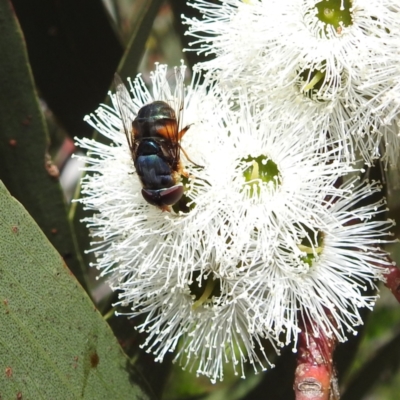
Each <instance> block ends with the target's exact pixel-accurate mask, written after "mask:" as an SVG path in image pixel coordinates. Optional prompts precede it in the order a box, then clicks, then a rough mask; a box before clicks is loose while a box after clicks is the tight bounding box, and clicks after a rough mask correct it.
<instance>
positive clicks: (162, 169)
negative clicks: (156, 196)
mask: <svg viewBox="0 0 400 400" xmlns="http://www.w3.org/2000/svg"><path fill="white" fill-rule="evenodd" d="M135 168H136V172H137V173H138V175H139V178H140V180H141V182H142V184H143V187H144V188H146V189H153V190H156V189H165V188H169V187H171V186H174V185H175V182H174V181H173V178H172V175H171V174H172V170H171V167H170V166H169V165H168V163H167V161H166V160H165V156H164V155H163V153H162V150H161V146H160V144H159V143H157V141H156V140H154V139H150V140H142V141H141V142H140V144H139V146H138V148H137V152H136V159H135Z"/></svg>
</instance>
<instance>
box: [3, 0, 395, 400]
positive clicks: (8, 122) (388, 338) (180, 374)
mask: <svg viewBox="0 0 400 400" xmlns="http://www.w3.org/2000/svg"><path fill="white" fill-rule="evenodd" d="M12 5H13V7H14V9H15V12H16V15H17V17H18V20H19V23H20V24H21V27H22V31H23V35H24V39H25V43H26V47H27V53H28V56H29V62H28V57H27V54H26V50H25V48H24V46H23V41H22V33H21V31H20V29H19V27H18V24H17V21H16V19H15V18H14V16H13V14H12V11H11V7H10V2H9V1H8V0H1V1H0V21H1V22H2V23H1V24H0V54H1V55H2V57H1V60H0V87H1V90H0V104H1V107H0V138H1V140H0V157H1V160H2V162H1V165H0V179H2V180H3V181H4V183H5V186H6V187H7V189H8V190H9V191H10V192H11V194H12V195H13V196H15V197H16V198H17V199H18V200H19V201H20V202H21V203H22V204H23V205H24V206H25V208H26V209H27V211H28V212H29V214H31V216H32V217H33V218H34V219H35V221H36V222H37V224H38V225H39V226H40V228H41V230H42V231H43V232H44V233H45V234H46V236H47V237H48V238H49V240H50V241H51V243H52V244H53V245H54V246H55V248H56V249H57V251H58V252H59V253H60V254H61V255H62V256H63V257H64V259H65V261H66V262H67V264H68V266H69V268H70V269H71V271H72V272H73V273H74V275H75V276H76V277H77V278H78V280H79V282H80V283H81V284H83V285H84V286H86V285H87V287H88V288H89V289H88V291H89V294H90V295H91V296H92V298H93V299H94V300H95V302H96V304H97V306H98V307H99V309H100V310H101V311H102V312H103V313H104V314H107V316H108V318H107V321H108V323H109V325H110V326H111V328H112V330H113V332H114V335H115V338H116V339H117V340H118V341H119V343H120V344H121V346H122V348H123V350H124V351H125V353H126V354H127V356H128V357H129V359H130V361H131V362H130V363H129V362H127V360H126V359H125V358H124V356H122V355H117V354H116V353H114V355H115V359H114V361H110V363H111V364H112V362H116V363H117V364H118V363H121V360H122V359H123V360H125V361H124V362H126V365H125V366H124V368H121V370H120V374H121V375H119V377H118V379H122V381H121V382H123V383H121V385H122V386H121V387H124V386H123V385H125V384H126V380H125V381H124V379H125V378H126V373H127V372H128V373H130V377H131V379H133V380H139V381H140V383H139V385H140V386H141V387H142V388H144V390H145V391H147V392H151V393H152V395H151V396H152V397H154V398H160V397H161V396H163V398H164V399H166V400H175V399H176V400H178V399H182V400H183V399H187V400H189V399H193V400H194V399H207V400H218V399H227V398H229V399H232V400H236V399H245V400H253V399H259V398H263V399H271V400H290V399H291V398H293V390H292V385H293V374H294V368H295V354H293V353H292V351H291V349H289V348H288V349H284V350H283V352H282V355H281V356H280V357H277V358H276V359H275V360H274V359H273V358H272V360H273V361H274V362H275V364H276V368H274V369H270V370H268V371H266V372H264V373H260V374H258V375H254V374H253V372H252V371H251V370H249V371H248V374H247V378H246V380H242V379H240V377H238V376H235V375H234V373H233V371H230V370H229V368H228V369H227V372H226V376H225V379H224V381H223V382H220V383H217V384H215V385H212V384H211V383H210V382H209V380H208V379H206V378H204V377H199V378H197V377H196V375H195V373H194V372H187V371H182V370H181V368H180V366H179V365H173V366H171V359H172V357H173V355H171V357H170V359H169V360H165V361H164V363H162V364H157V363H154V362H153V359H154V357H153V356H152V355H149V354H147V353H145V352H143V351H141V350H140V349H139V344H140V343H142V342H143V338H142V337H141V336H140V335H139V334H138V333H137V332H136V331H135V330H134V325H135V324H137V321H132V320H128V319H126V318H124V317H118V318H117V317H115V316H114V315H113V311H114V310H113V308H112V305H111V304H112V303H113V302H115V300H116V297H115V296H116V295H115V294H112V293H111V292H110V290H109V289H108V286H107V285H106V284H105V283H104V282H102V281H96V280H95V275H96V271H93V270H92V269H90V268H87V266H88V265H89V263H90V261H91V257H92V254H85V253H83V250H85V249H88V248H89V241H90V239H89V236H88V231H87V229H86V228H85V227H84V226H83V225H82V224H81V223H80V222H79V220H80V219H81V218H82V217H84V215H85V212H84V210H83V209H82V208H81V207H79V205H77V204H76V203H74V205H72V207H70V209H69V213H68V214H67V210H66V204H65V203H64V200H63V195H62V192H61V189H60V186H59V183H58V174H57V168H59V169H60V171H61V173H63V172H64V171H67V168H65V169H64V167H65V166H66V165H68V164H69V156H70V155H71V153H72V152H73V151H74V148H73V145H72V140H71V138H73V137H74V136H77V135H78V136H91V135H92V131H91V128H90V127H89V125H87V124H86V123H84V122H83V117H84V115H86V114H88V113H90V112H93V111H94V110H95V109H96V108H97V107H98V104H99V103H101V102H104V101H106V94H107V91H108V89H109V88H110V86H111V82H112V79H113V74H114V72H115V71H116V70H118V71H119V73H120V74H121V75H122V76H123V77H126V76H131V77H134V76H135V75H136V73H137V72H138V71H140V72H142V73H143V78H144V80H145V81H148V77H149V71H151V70H153V69H154V62H160V63H167V64H168V65H170V66H174V65H178V64H179V63H180V60H181V59H185V61H186V62H187V63H188V64H189V65H190V66H193V65H194V64H196V62H198V61H204V58H202V59H200V58H199V56H197V55H196V54H195V53H194V52H192V51H190V52H187V53H184V52H183V50H182V49H184V48H190V39H189V38H188V36H185V35H184V32H185V30H186V27H185V26H183V25H182V24H181V17H180V16H181V14H185V15H187V16H191V17H198V15H197V14H196V13H197V11H196V10H194V9H193V8H192V7H189V6H188V5H187V4H186V2H185V1H184V0H178V1H171V2H169V3H168V2H164V1H162V0H104V1H103V2H102V1H100V0H85V1H78V0H69V1H67V0H40V1H39V0H30V1H24V0H12ZM201 57H204V55H202V56H201ZM31 69H32V73H31ZM32 75H33V77H32ZM35 85H36V89H37V90H38V91H39V93H40V98H41V101H39V100H38V97H37V94H36V90H35ZM43 112H44V116H45V119H44V118H43ZM49 133H50V135H49ZM49 137H50V140H51V141H50V140H49ZM48 155H49V156H51V157H53V159H54V162H51V161H50V160H51V158H49V156H48ZM53 167H54V168H53ZM68 171H71V169H68ZM68 173H71V172H68ZM378 173H379V174H381V171H379V172H378ZM72 174H73V176H72V179H75V180H76V181H77V180H78V179H79V174H78V173H77V172H76V171H75V172H73V173H72ZM74 174H75V175H74ZM386 179H387V181H388V186H387V187H388V203H389V206H390V209H391V213H390V217H391V218H395V219H396V218H397V219H398V216H399V211H400V200H399V199H400V192H399V191H400V178H399V171H398V170H397V169H392V170H390V171H389V173H388V175H386ZM77 190H79V188H78V189H77ZM5 196H6V197H5V198H7V201H8V202H9V203H10V204H14V203H13V202H14V200H11V198H10V197H9V196H8V195H5ZM14 206H15V207H17V205H16V204H14ZM17 208H18V207H17ZM2 211H3V210H2ZM18 212H21V213H22V214H21V215H24V216H23V217H22V216H21V220H20V221H17V222H18V224H19V223H20V222H21V221H23V220H24V221H25V220H26V221H28V220H27V218H28V217H27V216H26V215H25V214H23V211H21V209H19V211H18ZM17 222H16V224H17ZM28 225H29V226H30V229H36V228H35V227H34V224H33V222H29V223H28ZM21 226H22V225H21ZM24 226H25V225H24ZM3 228H4V226H3ZM8 234H10V232H8ZM36 236H38V237H39V238H38V240H44V239H43V238H41V237H40V235H36ZM396 236H397V237H399V236H400V235H399V232H396ZM7 240H8V239H7ZM38 243H39V242H38ZM43 243H44V242H43ZM78 245H79V248H78ZM0 246H1V250H3V249H4V248H5V245H4V244H0ZM37 246H38V244H36V247H37ZM42 246H43V247H44V248H46V249H47V250H43V252H44V253H46V254H50V253H51V251H52V250H51V249H50V247H51V246H50V245H49V244H42ZM391 250H392V251H393V252H392V254H393V257H394V259H395V260H398V261H399V260H400V247H399V246H398V245H393V246H392V247H391ZM47 251H48V253H47ZM44 253H43V254H44ZM24 254H25V253H23V252H22V251H21V253H20V254H19V255H20V256H21V257H22V256H23V255H24ZM53 256H54V254H53ZM82 259H83V260H84V264H82V263H81V260H82ZM2 260H3V259H2V258H0V267H1V268H2V269H3V268H5V267H7V265H4V263H3V264H1V261H2ZM21 263H23V261H22V260H20V264H21ZM49 263H50V264H51V260H50V259H49ZM50 264H49V265H50ZM43 265H45V264H43ZM51 265H53V264H51ZM83 265H84V266H83ZM15 268H17V267H15ZM48 268H50V269H51V267H50V266H49V267H48ZM54 268H55V269H54V271H58V269H57V268H59V267H57V268H56V267H55V264H54ZM16 271H17V270H16ZM40 271H41V270H40V269H39V268H38V269H37V270H36V269H35V270H34V271H32V274H34V273H38V274H40V273H41V272H40ZM54 271H53V272H54ZM0 273H1V271H0ZM61 274H62V276H63V279H67V278H66V277H65V276H64V275H66V274H65V271H63V273H61ZM2 276H3V275H0V277H2ZM32 276H34V275H32ZM7 279H8V278H7ZM37 279H38V282H40V280H41V279H42V278H37ZM68 279H70V281H69V283H66V285H67V286H66V287H70V289H69V291H68V294H65V296H64V297H65V298H68V304H70V305H71V307H73V305H72V304H75V303H73V302H71V303H69V301H70V300H69V298H70V297H74V296H77V297H79V296H81V298H83V299H84V300H82V301H83V302H84V303H85V307H90V306H89V304H90V303H89V300H88V299H87V298H86V297H85V295H84V293H83V292H82V289H81V288H80V287H79V285H74V284H73V283H71V282H73V281H72V278H68ZM68 279H67V281H68ZM21 280H22V277H21ZM68 285H70V286H68ZM71 285H72V286H71ZM0 288H1V284H0ZM32 290H33V289H32ZM36 290H37V291H38V292H41V293H38V292H33V294H32V296H37V297H36V298H37V299H41V300H43V301H39V302H38V303H39V304H42V303H43V308H41V307H39V306H38V310H39V311H40V310H46V313H48V312H50V311H48V307H49V304H46V300H45V298H44V296H46V294H47V293H48V291H46V290H48V288H47V289H46V288H44V287H41V286H40V285H39V286H38V289H36ZM62 290H65V288H64V289H63V288H59V289H57V293H58V291H60V293H62ZM15 293H16V294H18V292H15ZM60 293H58V296H59V297H61V295H60ZM11 295H12V294H10V296H11ZM48 295H49V296H50V295H51V293H49V294H48ZM2 296H3V297H4V296H5V295H4V293H3V294H2ZM7 296H9V295H8V294H7ZM56 298H57V296H55V300H54V301H56V300H57V299H56ZM66 301H67V300H66ZM31 302H32V300H31ZM10 307H11V306H10ZM20 307H21V310H24V307H25V310H24V312H26V311H27V310H30V308H29V307H31V305H29V304H28V303H27V304H26V305H25V304H21V306H20ZM46 307H47V308H46ZM62 307H67V305H66V304H63V305H62ZM60 308H61V305H60ZM21 310H19V311H21ZM42 312H43V311H42ZM68 312H70V311H68ZM367 314H368V313H367ZM82 315H85V314H82ZM2 318H4V315H3V317H2ZM49 318H50V317H49ZM65 318H67V317H65ZM71 318H72V317H71ZM87 318H88V321H89V320H90V321H92V320H91V319H90V317H87ZM93 318H94V319H95V320H96V321H95V322H93V323H95V324H99V325H98V326H99V328H98V329H99V332H103V333H102V335H105V336H102V337H104V338H105V337H107V338H108V340H110V343H111V342H112V343H113V348H114V350H113V351H114V352H117V353H118V351H117V350H115V349H116V348H117V347H118V346H117V345H116V343H115V339H114V338H112V335H111V333H110V332H108V333H107V329H105V328H104V326H102V321H101V318H100V316H99V315H98V314H97V313H93ZM365 318H366V321H367V322H366V325H365V327H362V328H360V334H359V335H358V336H357V337H355V338H352V339H351V340H350V341H349V342H348V343H346V344H342V345H339V346H338V350H337V352H336V357H337V369H338V377H339V380H340V383H341V387H342V393H343V398H344V399H350V398H351V400H356V399H360V400H361V399H363V400H377V399H379V400H380V399H385V400H397V398H398V392H399V390H400V373H399V363H398V362H396V361H397V360H399V359H400V350H399V342H398V340H399V339H398V337H399V331H400V307H399V305H398V304H397V303H396V302H395V300H394V299H393V298H392V296H391V294H390V293H389V292H388V291H386V289H385V288H382V297H381V299H380V300H379V301H378V303H377V306H376V309H375V310H374V312H373V313H371V314H370V315H369V316H368V318H367V316H366V317H365ZM16 321H17V320H15V321H14V323H17V322H16ZM38 321H40V319H38ZM0 322H1V324H0V326H6V327H7V325H4V324H3V323H4V321H3V319H2V320H1V321H0ZM64 322H65V321H64ZM103 325H105V324H103ZM16 326H17V325H13V326H12V328H11V325H10V326H8V329H9V330H10V329H16ZM32 326H34V329H33V331H34V332H35V334H37V335H40V323H36V325H35V324H34V325H32ZM44 326H47V325H44ZM86 328H88V327H86V326H85V329H86ZM88 329H89V328H88ZM21 335H22V334H21ZM60 335H61V333H60ZM87 335H88V337H89V336H90V335H91V333H87ZM107 335H108V336H107ZM21 337H22V336H21ZM99 337H100V336H99ZM21 340H22V339H21ZM23 340H24V344H23V345H24V346H28V345H29V340H30V339H29V340H28V339H27V338H26V337H24V339H23ZM81 340H82V339H79V338H77V339H76V341H77V345H78V344H79V343H80V341H81ZM96 340H97V339H96ZM54 341H55V342H56V343H55V345H54V348H53V347H52V348H53V349H54V353H52V354H54V355H56V354H57V351H58V350H57V345H58V344H59V343H57V342H62V340H58V341H57V340H54ZM60 344H61V345H62V344H63V343H60ZM1 346H3V348H6V347H4V343H3V342H1V341H0V351H1V349H2V347H1ZM28 348H29V347H26V349H28ZM6 349H7V348H6ZM60 351H61V350H60ZM71 351H72V350H71ZM102 351H104V350H102ZM81 352H82V354H83V356H82V357H85V356H84V354H86V353H84V352H85V350H84V349H83V350H81ZM6 353H7V354H8V355H9V354H11V353H10V352H9V351H8V352H7V351H6ZM27 353H29V350H28V351H27ZM108 356H111V355H104V357H108ZM1 357H3V356H1ZM1 359H3V358H1ZM100 360H103V355H102V356H101V357H100ZM115 360H117V361H115ZM118 360H119V361H118ZM73 362H74V361H73V359H72V361H71V363H73ZM99 365H101V362H100V364H99ZM119 365H121V364H119ZM2 368H3V371H4V368H6V367H4V366H3V367H2ZM171 368H172V370H171ZM84 369H85V368H84V367H83V364H82V365H81V366H79V363H77V369H76V370H74V371H72V373H73V374H76V373H79V372H82V371H83V372H84ZM138 371H139V372H138ZM97 372H98V371H97ZM97 372H96V373H97ZM32 376H34V375H32ZM116 376H117V375H116ZM141 376H145V377H146V381H147V382H148V384H147V383H146V382H144V381H143V380H142V379H141V378H140V377H141ZM124 377H125V378H124ZM1 379H3V381H4V376H3V377H2V378H1ZM15 379H16V378H15ZM116 379H117V378H116ZM3 381H2V383H1V384H0V394H3V392H2V391H1V390H4V389H3V388H4V387H5V386H4V385H6V386H7V385H8V384H9V382H10V381H7V380H5V381H4V382H3ZM13 382H14V381H13ZM367 382H368V385H367V384H366V383H367ZM14 383H15V382H14ZM14 383H13V385H14ZM360 383H361V384H360ZM164 385H166V386H165V389H164ZM10 387H12V388H14V386H10ZM15 387H16V386H15ZM150 387H151V388H152V389H149V388H150ZM7 390H8V388H7ZM4 393H7V395H8V392H4ZM32 393H34V392H32ZM3 397H4V396H3ZM58 398H61V397H58ZM92 398H96V399H97V398H100V397H92ZM109 398H116V399H117V397H115V396H114V397H112V396H111V397H109ZM120 398H128V397H127V396H126V395H124V397H120ZM129 398H132V397H129Z"/></svg>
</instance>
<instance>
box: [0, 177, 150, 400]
mask: <svg viewBox="0 0 400 400" xmlns="http://www.w3.org/2000/svg"><path fill="white" fill-rule="evenodd" d="M0 210H1V214H0V299H1V302H0V307H1V311H0V371H2V373H1V374H0V398H1V399H16V398H17V399H18V398H21V399H60V400H61V399H94V400H101V399H108V400H109V399H113V400H118V399H121V400H122V399H124V400H125V399H148V398H149V397H148V396H147V395H146V394H145V392H144V391H143V390H142V389H141V388H140V387H139V386H138V385H137V384H134V383H133V380H135V379H136V378H140V377H138V376H136V373H135V370H134V368H133V367H132V366H130V364H129V361H128V359H127V357H126V356H125V355H124V353H123V351H122V349H121V347H120V346H119V344H118V342H117V340H116V339H115V337H114V336H113V334H112V331H111V329H110V328H109V326H108V325H107V323H106V322H105V321H104V320H103V318H102V316H101V315H100V313H99V312H98V311H97V310H96V308H95V307H94V305H93V304H92V302H91V301H90V299H89V297H88V296H87V294H86V293H85V291H84V290H83V289H82V287H81V286H80V285H79V283H78V282H77V281H76V280H75V278H74V277H73V276H72V274H71V273H70V271H69V270H68V268H67V267H66V265H65V264H64V262H63V259H62V258H61V256H60V255H59V254H58V253H57V251H56V250H55V249H54V248H53V247H52V246H51V244H50V243H49V241H48V240H47V239H46V237H45V236H44V234H43V233H42V232H41V230H40V229H39V227H38V226H37V225H36V223H35V222H34V220H33V219H32V218H31V217H30V216H29V214H28V213H27V212H26V210H25V209H24V208H23V207H22V206H21V204H19V203H18V202H17V201H16V200H15V199H14V198H12V197H11V195H10V194H9V193H8V191H7V190H6V188H5V187H4V185H3V184H2V183H1V184H0ZM142 386H144V383H142Z"/></svg>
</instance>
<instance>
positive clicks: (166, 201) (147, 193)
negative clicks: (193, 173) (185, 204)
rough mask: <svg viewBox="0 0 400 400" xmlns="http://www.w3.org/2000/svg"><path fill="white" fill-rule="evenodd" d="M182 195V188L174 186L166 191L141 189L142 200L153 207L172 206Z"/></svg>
mask: <svg viewBox="0 0 400 400" xmlns="http://www.w3.org/2000/svg"><path fill="white" fill-rule="evenodd" d="M182 195H183V186H182V185H175V186H172V187H170V188H167V189H157V190H150V189H144V188H143V189H142V196H143V198H144V199H145V200H146V201H147V202H148V203H150V204H152V205H153V206H158V207H161V206H172V205H173V204H175V203H176V202H178V201H179V200H180V198H181V197H182Z"/></svg>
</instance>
